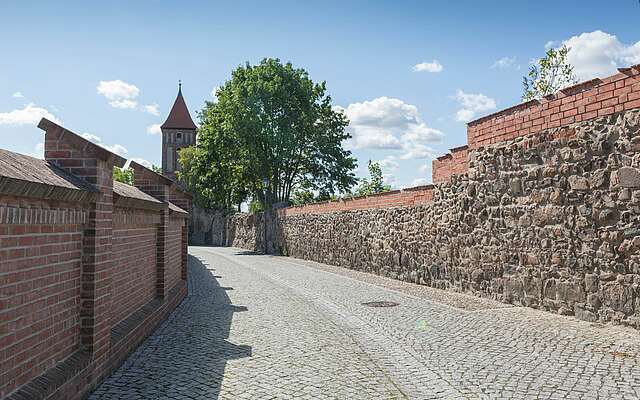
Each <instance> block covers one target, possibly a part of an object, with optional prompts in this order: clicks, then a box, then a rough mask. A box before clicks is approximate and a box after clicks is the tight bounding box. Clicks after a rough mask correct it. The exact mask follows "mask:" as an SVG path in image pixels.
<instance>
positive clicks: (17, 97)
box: [11, 92, 24, 99]
mask: <svg viewBox="0 0 640 400" xmlns="http://www.w3.org/2000/svg"><path fill="white" fill-rule="evenodd" d="M11 97H14V98H16V99H23V98H24V95H23V94H22V92H15V93H14V94H12V95H11Z"/></svg>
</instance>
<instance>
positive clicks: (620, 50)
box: [547, 30, 640, 81]
mask: <svg viewBox="0 0 640 400" xmlns="http://www.w3.org/2000/svg"><path fill="white" fill-rule="evenodd" d="M556 44H557V42H551V43H547V45H550V46H552V47H559V46H554V45H556ZM562 45H564V46H567V47H568V48H569V52H568V53H567V61H568V62H569V63H570V64H571V65H573V67H574V73H575V74H576V76H577V77H578V79H579V80H580V81H584V80H589V79H593V78H597V77H605V76H608V75H612V74H615V73H616V70H617V68H620V67H628V66H630V65H635V64H640V41H638V42H636V43H635V44H624V43H622V42H620V40H618V38H617V37H616V36H615V35H611V34H609V33H606V32H602V31H599V30H598V31H594V32H584V33H581V34H580V35H577V36H572V37H571V38H569V39H567V40H565V41H563V42H562Z"/></svg>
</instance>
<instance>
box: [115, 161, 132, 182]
mask: <svg viewBox="0 0 640 400" xmlns="http://www.w3.org/2000/svg"><path fill="white" fill-rule="evenodd" d="M113 180H114V181H118V182H122V183H126V184H127V185H133V170H132V169H131V168H120V167H117V166H114V167H113Z"/></svg>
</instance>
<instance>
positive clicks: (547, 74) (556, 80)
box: [522, 46, 578, 101]
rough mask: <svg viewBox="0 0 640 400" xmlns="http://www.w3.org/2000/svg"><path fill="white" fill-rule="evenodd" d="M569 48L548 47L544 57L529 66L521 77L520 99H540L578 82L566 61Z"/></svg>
mask: <svg viewBox="0 0 640 400" xmlns="http://www.w3.org/2000/svg"><path fill="white" fill-rule="evenodd" d="M568 52H569V48H568V47H566V46H562V47H561V48H559V49H553V48H551V49H549V50H547V53H546V54H545V56H544V57H542V58H541V59H540V60H538V62H537V63H536V64H533V65H532V66H531V67H530V68H529V73H528V74H527V76H524V77H523V78H522V85H523V94H522V101H529V100H534V99H538V100H539V99H541V98H543V97H545V96H548V95H550V94H554V93H555V92H557V91H558V90H560V89H562V88H565V87H567V86H571V85H573V84H575V83H577V82H578V80H577V79H576V77H575V75H574V74H573V67H572V66H571V64H569V63H568V61H567V53H568Z"/></svg>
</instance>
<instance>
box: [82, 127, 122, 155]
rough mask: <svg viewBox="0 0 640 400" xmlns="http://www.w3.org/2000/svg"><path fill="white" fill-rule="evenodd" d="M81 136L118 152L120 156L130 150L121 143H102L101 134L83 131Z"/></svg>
mask: <svg viewBox="0 0 640 400" xmlns="http://www.w3.org/2000/svg"><path fill="white" fill-rule="evenodd" d="M80 136H82V137H83V138H85V139H87V140H88V141H90V142H93V143H95V144H97V145H98V146H100V147H104V148H105V149H107V150H109V151H110V152H112V153H115V154H118V155H120V156H125V155H126V154H127V153H128V151H127V149H126V148H125V147H124V146H122V145H120V144H114V145H112V146H110V145H108V144H104V143H102V139H101V138H100V136H97V135H94V134H93V133H88V132H85V133H82V134H80Z"/></svg>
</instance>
